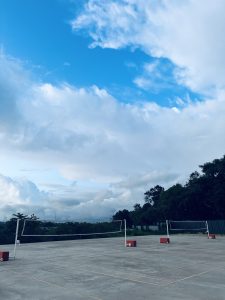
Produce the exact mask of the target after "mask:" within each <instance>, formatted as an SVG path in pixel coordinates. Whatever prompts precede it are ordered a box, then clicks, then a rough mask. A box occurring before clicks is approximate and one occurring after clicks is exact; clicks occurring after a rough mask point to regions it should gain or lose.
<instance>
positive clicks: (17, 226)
mask: <svg viewBox="0 0 225 300" xmlns="http://www.w3.org/2000/svg"><path fill="white" fill-rule="evenodd" d="M19 223H20V219H19V218H18V219H17V220H16V234H15V244H14V251H13V259H16V246H17V240H18V232H19Z"/></svg>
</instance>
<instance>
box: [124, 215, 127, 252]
mask: <svg viewBox="0 0 225 300" xmlns="http://www.w3.org/2000/svg"><path fill="white" fill-rule="evenodd" d="M124 247H127V220H126V219H124Z"/></svg>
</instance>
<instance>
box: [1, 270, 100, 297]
mask: <svg viewBox="0 0 225 300" xmlns="http://www.w3.org/2000/svg"><path fill="white" fill-rule="evenodd" d="M5 271H6V272H9V273H10V272H12V273H14V274H16V275H21V276H22V277H24V278H28V279H32V280H35V281H38V282H41V283H44V284H47V285H49V286H53V287H57V288H59V289H64V290H66V291H67V292H68V288H67V287H64V286H62V285H58V284H56V283H54V282H49V281H47V280H43V279H40V278H38V277H35V276H29V275H26V274H23V273H21V272H16V271H14V270H10V271H9V270H5ZM76 293H77V294H78V295H79V296H81V297H83V298H84V299H87V298H89V299H94V300H103V299H102V298H99V297H95V296H91V295H87V294H86V295H83V294H81V293H80V292H76Z"/></svg>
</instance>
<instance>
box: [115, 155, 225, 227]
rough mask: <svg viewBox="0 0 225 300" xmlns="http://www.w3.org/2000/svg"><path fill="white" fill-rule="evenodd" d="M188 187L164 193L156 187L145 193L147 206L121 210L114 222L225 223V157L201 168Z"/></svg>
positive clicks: (177, 187)
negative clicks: (213, 221) (218, 221)
mask: <svg viewBox="0 0 225 300" xmlns="http://www.w3.org/2000/svg"><path fill="white" fill-rule="evenodd" d="M199 168H200V172H198V171H194V172H193V173H191V174H190V176H189V178H188V181H187V182H186V183H185V184H183V185H182V184H180V183H177V184H174V185H173V186H171V187H169V188H168V189H165V188H164V187H162V186H160V185H156V186H154V187H152V188H150V189H149V190H147V191H146V192H145V193H144V195H143V196H144V202H145V203H144V205H141V204H139V203H137V204H135V205H134V209H133V210H131V211H128V210H127V209H124V210H120V211H118V212H116V213H115V215H114V216H113V218H114V219H126V220H127V224H128V226H130V227H131V226H132V225H154V224H157V223H158V222H164V221H165V220H216V219H225V156H223V157H222V158H221V159H215V160H213V161H212V162H207V163H205V164H203V165H200V166H199Z"/></svg>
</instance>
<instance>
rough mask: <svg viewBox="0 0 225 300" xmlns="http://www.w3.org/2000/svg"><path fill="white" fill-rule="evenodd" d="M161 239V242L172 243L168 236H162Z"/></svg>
mask: <svg viewBox="0 0 225 300" xmlns="http://www.w3.org/2000/svg"><path fill="white" fill-rule="evenodd" d="M159 241H160V244H169V243H170V239H169V238H168V237H161V238H160V240H159Z"/></svg>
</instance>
